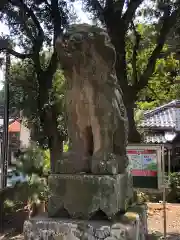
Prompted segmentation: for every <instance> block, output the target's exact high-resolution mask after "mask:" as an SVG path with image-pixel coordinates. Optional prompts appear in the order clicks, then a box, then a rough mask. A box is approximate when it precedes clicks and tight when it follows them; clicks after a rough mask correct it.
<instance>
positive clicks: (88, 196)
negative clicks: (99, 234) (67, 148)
mask: <svg viewBox="0 0 180 240" xmlns="http://www.w3.org/2000/svg"><path fill="white" fill-rule="evenodd" d="M130 181H131V178H130V176H129V175H128V173H126V174H116V175H92V174H53V175H51V176H50V177H49V188H50V197H49V203H48V214H49V217H59V216H61V217H67V216H70V217H72V218H78V219H91V218H92V219H93V217H94V216H95V215H96V214H97V215H98V212H101V213H102V212H103V213H104V215H106V216H107V218H113V217H114V216H115V215H116V214H118V213H120V212H121V213H122V212H125V211H126V209H127V208H128V206H129V204H130V203H131V202H132V201H133V190H132V184H131V183H130Z"/></svg>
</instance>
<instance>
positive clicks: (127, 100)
mask: <svg viewBox="0 0 180 240" xmlns="http://www.w3.org/2000/svg"><path fill="white" fill-rule="evenodd" d="M115 26H116V25H115ZM112 29H113V31H112V32H109V35H110V37H111V41H112V43H113V45H114V47H115V50H116V64H115V69H116V76H117V79H118V83H119V85H120V87H121V90H122V92H123V100H124V105H125V107H126V111H127V117H128V121H129V133H128V142H129V143H137V142H140V141H141V136H140V134H139V132H138V131H137V129H136V123H135V120H134V104H135V102H136V99H137V94H136V93H135V91H134V89H133V87H132V86H130V85H129V84H128V79H127V66H126V43H125V39H126V37H125V31H124V30H123V28H122V29H120V28H116V27H113V28H112Z"/></svg>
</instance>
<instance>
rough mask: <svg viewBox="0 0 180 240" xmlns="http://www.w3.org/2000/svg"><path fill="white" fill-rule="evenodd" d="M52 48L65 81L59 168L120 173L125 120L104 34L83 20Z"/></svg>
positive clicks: (124, 159)
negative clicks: (65, 153) (64, 143)
mask: <svg viewBox="0 0 180 240" xmlns="http://www.w3.org/2000/svg"><path fill="white" fill-rule="evenodd" d="M56 49H57V52H58V55H59V58H60V62H61V66H62V67H63V68H64V75H65V77H66V82H67V88H66V89H67V91H66V110H67V122H68V131H69V137H70V140H71V147H72V149H71V151H72V154H70V155H69V161H66V160H65V161H64V162H63V163H61V164H60V165H59V172H61V173H65V172H70V171H72V169H73V172H77V173H78V172H92V173H95V174H103V173H108V174H117V173H124V171H125V168H126V167H127V164H128V161H127V157H126V145H127V131H128V122H127V116H126V110H125V107H124V104H123V100H122V92H121V89H120V88H119V86H118V84H117V78H116V75H115V69H114V65H115V60H116V54H115V50H114V48H113V46H112V45H111V43H110V40H109V38H108V34H107V33H105V32H104V30H103V29H101V28H98V27H95V26H91V25H88V24H80V25H73V26H71V27H70V29H69V31H67V33H66V35H65V37H64V39H63V41H61V40H58V41H57V42H56ZM74 153H75V154H74ZM68 168H70V170H69V171H68ZM74 169H75V170H74Z"/></svg>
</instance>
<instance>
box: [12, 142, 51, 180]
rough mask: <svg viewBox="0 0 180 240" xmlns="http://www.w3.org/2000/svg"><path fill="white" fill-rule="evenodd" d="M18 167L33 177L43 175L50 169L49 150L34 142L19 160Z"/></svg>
mask: <svg viewBox="0 0 180 240" xmlns="http://www.w3.org/2000/svg"><path fill="white" fill-rule="evenodd" d="M17 169H18V170H19V171H20V172H23V173H24V174H26V175H28V176H29V177H32V175H37V176H39V177H42V176H43V175H44V174H47V173H48V171H49V170H50V154H49V151H48V150H43V149H41V148H40V147H39V146H37V144H35V143H32V144H31V146H30V147H29V148H27V149H26V151H25V152H23V153H22V154H21V155H20V156H19V158H18V160H17Z"/></svg>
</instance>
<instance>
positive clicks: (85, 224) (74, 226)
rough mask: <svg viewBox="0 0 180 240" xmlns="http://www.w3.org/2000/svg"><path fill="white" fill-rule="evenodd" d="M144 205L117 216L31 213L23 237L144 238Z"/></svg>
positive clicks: (50, 239)
mask: <svg viewBox="0 0 180 240" xmlns="http://www.w3.org/2000/svg"><path fill="white" fill-rule="evenodd" d="M146 235H147V217H146V206H145V205H141V206H135V207H132V208H131V209H129V211H128V212H126V214H124V215H122V216H120V217H119V219H118V220H116V221H114V222H111V221H108V220H105V221H100V220H97V221H95V220H92V221H85V220H71V219H61V218H59V219H54V218H47V217H45V216H44V217H40V216H39V217H35V218H33V219H30V220H28V221H26V222H25V223H24V239H25V240H144V239H145V237H146Z"/></svg>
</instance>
